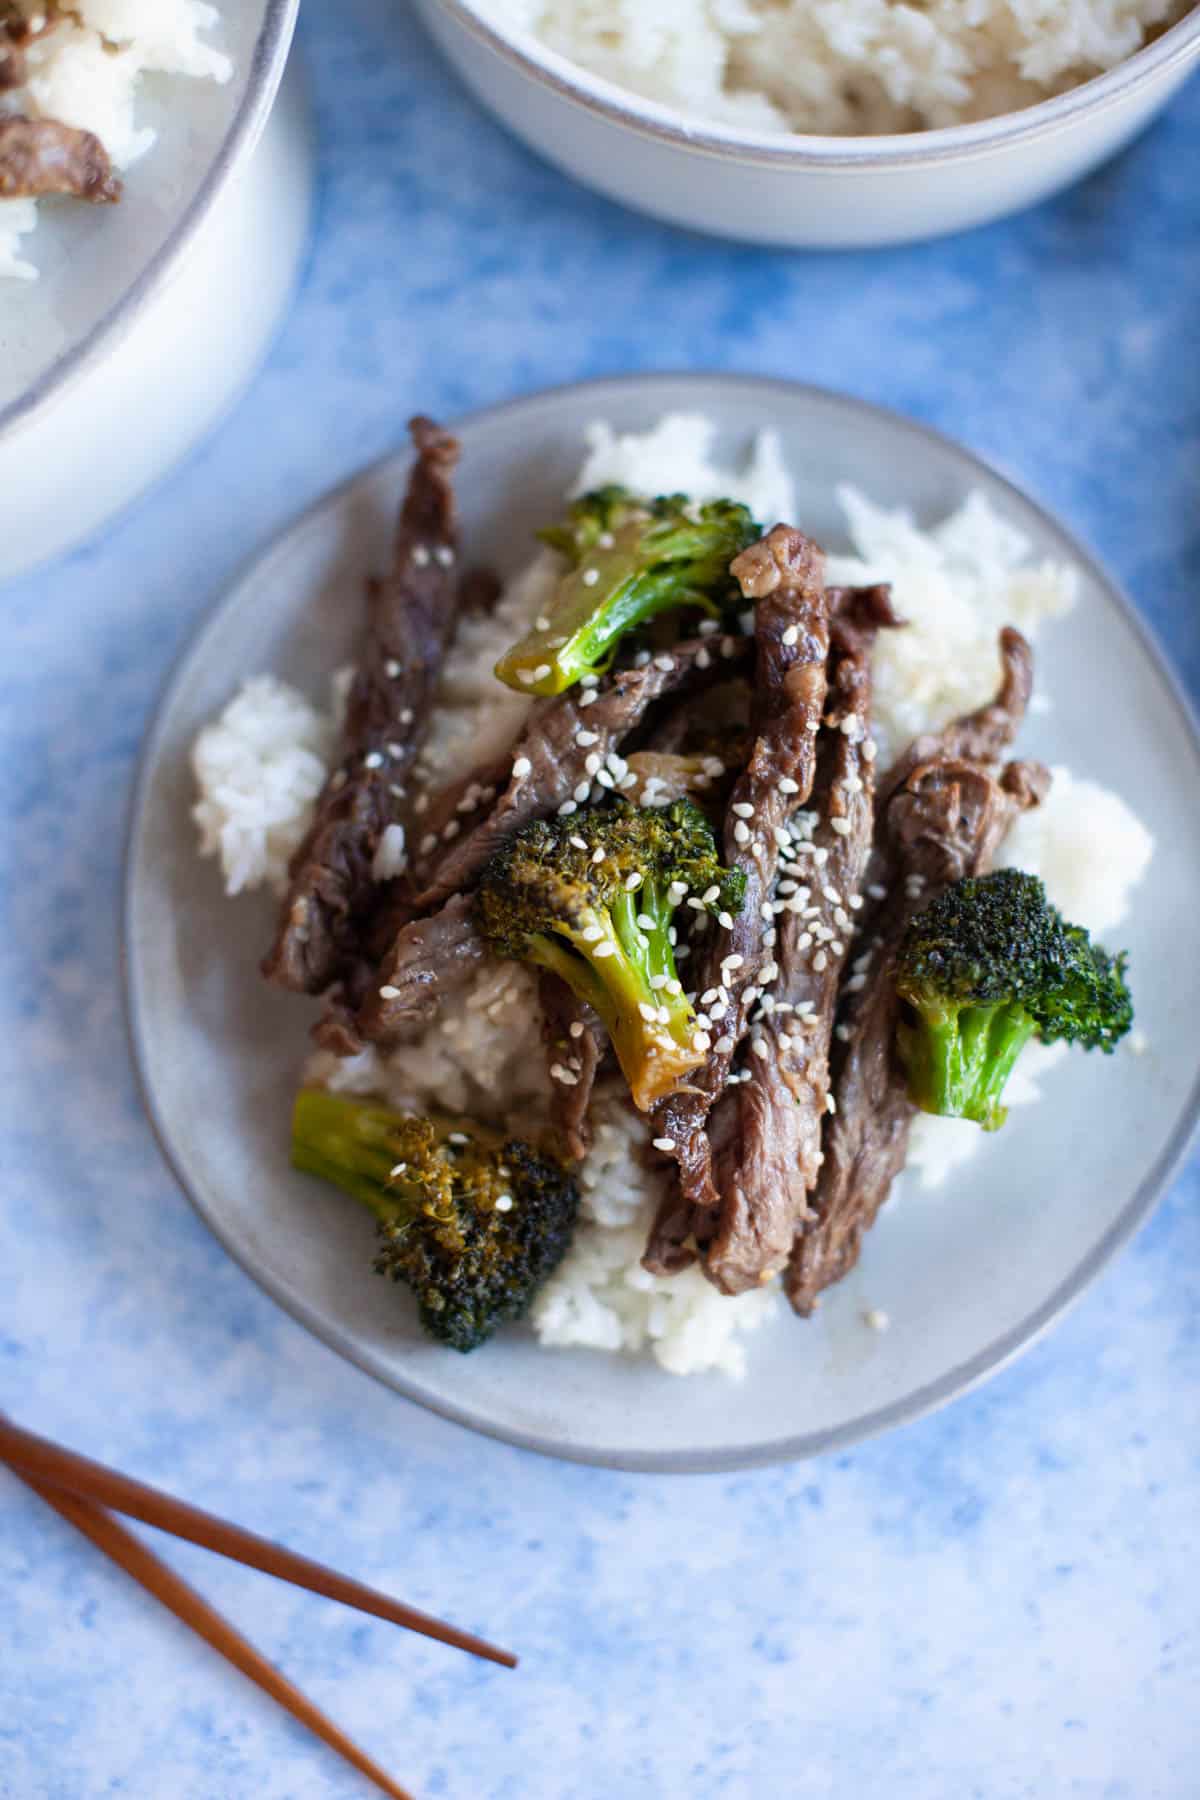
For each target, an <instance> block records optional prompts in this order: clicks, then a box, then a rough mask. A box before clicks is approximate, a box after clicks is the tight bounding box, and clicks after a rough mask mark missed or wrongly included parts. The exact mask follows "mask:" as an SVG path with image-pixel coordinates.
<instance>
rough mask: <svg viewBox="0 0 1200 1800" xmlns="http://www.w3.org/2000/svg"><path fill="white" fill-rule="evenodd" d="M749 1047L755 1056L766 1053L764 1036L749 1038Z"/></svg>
mask: <svg viewBox="0 0 1200 1800" xmlns="http://www.w3.org/2000/svg"><path fill="white" fill-rule="evenodd" d="M750 1048H751V1050H752V1051H753V1052H754V1054H755V1056H765V1055H766V1054H767V1040H766V1038H764V1037H756V1038H752V1039H751V1040H750Z"/></svg>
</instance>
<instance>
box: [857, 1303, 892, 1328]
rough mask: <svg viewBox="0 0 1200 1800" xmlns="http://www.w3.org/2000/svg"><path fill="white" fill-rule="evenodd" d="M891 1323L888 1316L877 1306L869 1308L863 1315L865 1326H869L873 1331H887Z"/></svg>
mask: <svg viewBox="0 0 1200 1800" xmlns="http://www.w3.org/2000/svg"><path fill="white" fill-rule="evenodd" d="M891 1322H892V1321H891V1320H890V1319H889V1318H888V1316H887V1314H886V1313H885V1312H881V1311H880V1309H879V1307H877V1306H871V1307H868V1309H867V1311H866V1312H865V1313H864V1314H863V1324H864V1325H867V1326H869V1327H870V1329H871V1330H872V1331H886V1330H887V1328H888V1326H889V1325H890V1324H891Z"/></svg>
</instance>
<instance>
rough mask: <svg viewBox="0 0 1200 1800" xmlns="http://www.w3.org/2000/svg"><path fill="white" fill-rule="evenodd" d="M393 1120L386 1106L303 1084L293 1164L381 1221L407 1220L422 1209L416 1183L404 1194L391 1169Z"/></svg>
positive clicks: (296, 1112) (394, 1154)
mask: <svg viewBox="0 0 1200 1800" xmlns="http://www.w3.org/2000/svg"><path fill="white" fill-rule="evenodd" d="M395 1123H396V1121H395V1115H394V1114H393V1113H391V1112H389V1111H388V1110H387V1109H386V1108H385V1107H380V1106H372V1105H370V1104H368V1103H366V1102H364V1101H363V1100H362V1099H360V1098H359V1097H358V1096H356V1095H351V1094H331V1093H327V1092H326V1091H325V1089H324V1088H302V1089H301V1091H300V1092H299V1094H297V1096H296V1104H295V1107H294V1109H293V1112H292V1167H293V1168H295V1169H302V1170H303V1171H304V1172H305V1174H308V1175H319V1176H321V1177H322V1179H323V1180H325V1181H329V1182H332V1183H333V1185H334V1186H335V1187H339V1188H341V1189H342V1190H343V1191H344V1192H345V1193H347V1194H350V1195H351V1196H352V1197H353V1198H354V1199H355V1200H361V1201H362V1203H363V1205H364V1206H368V1207H370V1209H371V1211H372V1212H373V1213H374V1214H375V1216H376V1218H377V1219H379V1220H381V1221H382V1222H383V1223H385V1224H388V1225H400V1224H404V1223H405V1222H406V1221H408V1220H410V1219H413V1218H415V1217H416V1215H417V1213H418V1211H419V1210H420V1209H419V1206H418V1204H417V1198H416V1195H417V1191H418V1190H417V1189H416V1187H415V1184H414V1186H413V1188H412V1190H411V1192H408V1193H406V1191H405V1187H404V1182H403V1178H402V1177H396V1176H394V1175H393V1173H392V1171H393V1169H394V1167H395V1165H396V1157H397V1152H396V1150H395V1147H394V1146H393V1145H392V1143H391V1142H390V1134H391V1132H392V1131H393V1130H394V1128H395Z"/></svg>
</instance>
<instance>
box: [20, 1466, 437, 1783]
mask: <svg viewBox="0 0 1200 1800" xmlns="http://www.w3.org/2000/svg"><path fill="white" fill-rule="evenodd" d="M9 1466H10V1467H13V1466H12V1465H11V1464H10V1465H9ZM13 1474H14V1475H16V1476H17V1477H18V1479H19V1480H21V1481H23V1482H24V1483H25V1485H26V1486H27V1487H30V1488H32V1489H33V1491H34V1493H35V1494H38V1495H40V1496H41V1498H42V1499H43V1500H44V1501H45V1502H46V1504H47V1505H48V1506H52V1507H53V1508H54V1510H55V1512H57V1513H59V1514H61V1516H62V1517H63V1518H64V1519H66V1520H67V1522H68V1524H71V1525H74V1527H75V1529H76V1530H77V1531H81V1532H82V1533H83V1535H84V1537H86V1538H90V1539H91V1541H92V1543H93V1544H95V1545H96V1547H97V1549H99V1550H103V1552H104V1554H105V1556H108V1557H111V1559H112V1561H113V1562H115V1563H117V1564H118V1565H119V1566H120V1567H121V1568H122V1569H124V1570H125V1572H126V1574H127V1575H132V1576H133V1579H134V1580H135V1581H136V1582H139V1583H140V1584H141V1586H142V1587H144V1588H145V1589H146V1591H147V1593H149V1594H153V1596H154V1598H155V1599H156V1600H158V1601H161V1603H162V1605H163V1606H165V1607H167V1609H168V1610H169V1611H170V1612H173V1613H174V1614H175V1617H176V1618H177V1619H181V1620H182V1621H183V1623H184V1624H185V1625H189V1626H190V1627H191V1629H192V1630H193V1631H194V1632H196V1633H198V1635H199V1636H200V1637H202V1638H203V1639H204V1640H205V1642H206V1643H208V1644H211V1645H212V1647H213V1649H214V1650H217V1651H219V1652H220V1654H221V1655H222V1656H223V1657H224V1658H225V1659H226V1661H227V1662H231V1663H232V1664H233V1666H234V1667H235V1668H236V1669H240V1670H241V1671H242V1674H243V1675H248V1676H249V1677H250V1679H251V1681H254V1682H257V1684H258V1686H259V1687H260V1688H262V1689H263V1691H264V1692H265V1693H268V1694H269V1695H270V1696H271V1698H272V1700H277V1701H278V1702H279V1704H280V1706H282V1707H283V1708H284V1709H285V1711H287V1712H289V1713H291V1715H292V1717H293V1718H294V1719H298V1720H299V1721H300V1723H301V1724H302V1725H307V1726H308V1729H309V1730H310V1731H311V1732H314V1733H315V1734H316V1736H317V1737H319V1738H320V1739H321V1740H322V1742H323V1743H326V1744H328V1745H329V1747H330V1749H331V1750H336V1751H337V1753H338V1755H339V1756H341V1757H344V1758H345V1760H346V1761H347V1762H348V1763H349V1764H350V1765H351V1766H352V1767H353V1768H355V1769H358V1770H359V1771H360V1773H361V1774H363V1775H365V1776H366V1777H367V1779H368V1781H373V1782H374V1783H375V1785H376V1787H377V1788H379V1789H381V1790H382V1792H383V1793H385V1794H391V1795H392V1800H413V1797H412V1795H411V1794H410V1793H408V1791H407V1790H406V1789H405V1788H402V1787H400V1786H399V1784H398V1783H397V1782H395V1781H393V1780H392V1778H391V1776H390V1775H388V1774H386V1773H385V1771H384V1770H383V1769H381V1768H380V1767H379V1765H378V1764H377V1763H373V1762H372V1761H371V1759H370V1757H369V1756H367V1755H366V1754H365V1753H364V1752H363V1751H361V1750H360V1749H359V1748H358V1746H357V1745H356V1744H352V1743H351V1741H350V1739H349V1738H348V1737H347V1736H346V1735H345V1733H344V1732H342V1731H339V1730H338V1727H337V1726H336V1725H335V1724H334V1723H333V1721H332V1719H327V1718H326V1717H325V1714H324V1713H323V1712H320V1711H319V1710H318V1709H317V1707H315V1706H314V1705H313V1703H312V1701H311V1700H309V1699H307V1698H306V1697H305V1696H304V1695H303V1694H302V1693H301V1692H300V1689H299V1688H298V1687H295V1686H293V1684H292V1683H291V1682H290V1681H289V1680H288V1679H287V1676H286V1675H281V1674H280V1673H279V1670H278V1669H276V1668H274V1667H273V1666H272V1664H271V1663H269V1662H268V1661H267V1659H266V1657H265V1656H263V1655H261V1654H260V1652H259V1651H257V1650H256V1649H255V1648H254V1645H253V1644H251V1643H248V1642H247V1640H246V1639H245V1638H244V1637H243V1636H242V1635H241V1633H240V1632H238V1631H235V1630H234V1628H233V1626H232V1625H231V1624H230V1623H229V1621H228V1620H227V1619H223V1618H222V1617H221V1615H220V1613H219V1612H216V1611H214V1609H213V1608H212V1607H211V1606H210V1605H209V1604H208V1601H207V1600H204V1599H202V1598H201V1597H200V1595H199V1594H198V1593H197V1592H196V1590H195V1588H193V1587H189V1586H188V1584H187V1582H186V1581H183V1580H181V1579H180V1577H179V1576H178V1575H176V1574H175V1572H174V1570H172V1569H168V1567H167V1565H166V1563H164V1562H162V1561H160V1560H159V1558H158V1557H157V1556H155V1554H154V1552H153V1551H152V1550H147V1548H146V1546H145V1545H144V1544H142V1543H140V1542H139V1541H138V1539H137V1538H135V1537H134V1535H133V1533H132V1532H131V1531H126V1529H125V1527H124V1526H123V1525H121V1524H120V1523H118V1521H117V1520H116V1519H114V1518H112V1517H110V1515H109V1514H108V1513H106V1512H105V1511H104V1509H103V1507H100V1506H96V1505H94V1504H93V1503H92V1501H90V1500H82V1499H80V1498H79V1497H78V1496H77V1495H75V1494H72V1493H68V1492H67V1491H66V1490H65V1489H63V1488H55V1487H52V1486H50V1484H49V1483H46V1482H41V1481H36V1480H35V1479H34V1478H33V1477H32V1476H31V1475H28V1474H26V1472H25V1470H24V1469H18V1468H15V1467H13Z"/></svg>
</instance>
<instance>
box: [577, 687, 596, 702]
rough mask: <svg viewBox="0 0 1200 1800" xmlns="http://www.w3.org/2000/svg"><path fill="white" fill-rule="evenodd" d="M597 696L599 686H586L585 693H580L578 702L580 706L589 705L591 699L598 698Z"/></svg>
mask: <svg viewBox="0 0 1200 1800" xmlns="http://www.w3.org/2000/svg"><path fill="white" fill-rule="evenodd" d="M599 698H600V690H599V688H588V689H587V690H586V692H585V693H582V694H580V696H579V704H580V706H590V705H591V704H592V701H593V700H598V699H599Z"/></svg>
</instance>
